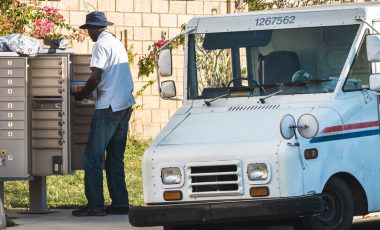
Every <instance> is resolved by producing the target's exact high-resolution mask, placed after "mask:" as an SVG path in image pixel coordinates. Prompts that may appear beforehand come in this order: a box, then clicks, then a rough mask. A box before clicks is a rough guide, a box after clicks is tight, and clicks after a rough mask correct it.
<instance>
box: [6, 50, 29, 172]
mask: <svg viewBox="0 0 380 230" xmlns="http://www.w3.org/2000/svg"><path fill="white" fill-rule="evenodd" d="M27 69H28V68H27V59H26V58H20V57H0V179H7V178H8V179H9V178H25V177H28V176H29V172H30V167H29V163H28V162H29V158H30V157H29V153H30V151H29V149H30V144H29V142H30V141H29V138H28V135H29V125H28V120H29V118H28V117H29V114H30V113H29V100H28V98H29V97H28V71H27Z"/></svg>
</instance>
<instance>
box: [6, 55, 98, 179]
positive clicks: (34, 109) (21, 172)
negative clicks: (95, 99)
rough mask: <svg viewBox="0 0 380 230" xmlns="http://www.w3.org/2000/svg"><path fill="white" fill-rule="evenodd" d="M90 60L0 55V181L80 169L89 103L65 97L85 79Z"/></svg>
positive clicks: (81, 57)
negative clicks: (78, 82) (75, 85)
mask: <svg viewBox="0 0 380 230" xmlns="http://www.w3.org/2000/svg"><path fill="white" fill-rule="evenodd" d="M90 58H91V57H90V55H73V54H44V55H39V56H37V57H32V58H27V57H14V56H11V57H6V56H0V179H1V180H6V179H7V178H12V179H15V178H16V179H17V178H27V177H30V176H48V175H66V174H70V173H72V172H73V170H77V169H83V163H82V161H83V154H84V152H83V151H84V148H85V145H86V142H87V138H88V134H89V130H90V120H91V116H92V114H93V112H94V110H95V106H94V103H85V104H84V103H78V102H76V101H75V100H74V99H73V98H70V80H87V79H88V78H89V77H90V74H91V71H90V68H89V64H90Z"/></svg>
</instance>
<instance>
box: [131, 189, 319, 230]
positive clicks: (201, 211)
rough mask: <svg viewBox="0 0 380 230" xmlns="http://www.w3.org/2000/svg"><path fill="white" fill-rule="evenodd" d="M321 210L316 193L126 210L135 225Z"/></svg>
mask: <svg viewBox="0 0 380 230" xmlns="http://www.w3.org/2000/svg"><path fill="white" fill-rule="evenodd" d="M322 210H323V201H322V197H321V196H320V195H313V196H304V197H296V198H278V199H260V200H240V201H226V202H215V203H211V202H209V203H187V204H165V205H149V206H139V207H134V208H132V209H131V210H130V211H129V222H130V223H131V224H132V225H133V226H136V227H147V226H160V225H187V224H191V225H200V224H213V223H224V222H235V221H253V220H267V219H282V218H291V217H300V216H313V215H319V214H321V213H322Z"/></svg>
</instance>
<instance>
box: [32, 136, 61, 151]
mask: <svg viewBox="0 0 380 230" xmlns="http://www.w3.org/2000/svg"><path fill="white" fill-rule="evenodd" d="M64 143H65V141H64V140H63V139H45V138H44V139H36V138H33V139H32V148H34V149H51V148H62V147H63V144H64Z"/></svg>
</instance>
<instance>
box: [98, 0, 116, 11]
mask: <svg viewBox="0 0 380 230" xmlns="http://www.w3.org/2000/svg"><path fill="white" fill-rule="evenodd" d="M115 3H116V2H115V0H113V1H104V0H103V1H98V8H99V10H101V11H116V4H115Z"/></svg>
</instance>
